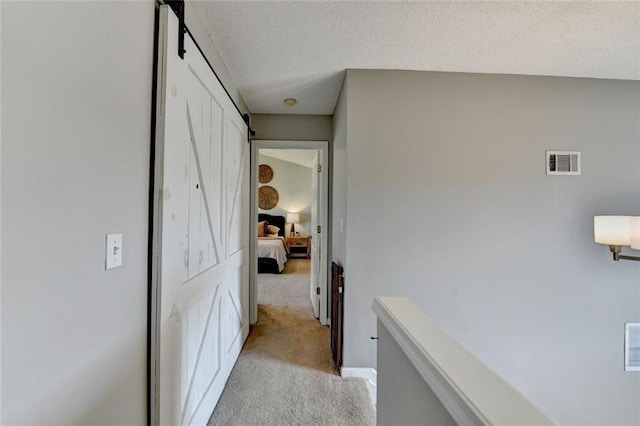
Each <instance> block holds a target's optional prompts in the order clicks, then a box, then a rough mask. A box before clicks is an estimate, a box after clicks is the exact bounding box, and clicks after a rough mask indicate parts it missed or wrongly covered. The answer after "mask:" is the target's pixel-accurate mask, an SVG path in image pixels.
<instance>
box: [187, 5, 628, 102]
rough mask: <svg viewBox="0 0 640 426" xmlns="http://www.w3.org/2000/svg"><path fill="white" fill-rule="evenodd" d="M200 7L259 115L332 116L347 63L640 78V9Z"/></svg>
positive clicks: (349, 65) (240, 87)
mask: <svg viewBox="0 0 640 426" xmlns="http://www.w3.org/2000/svg"><path fill="white" fill-rule="evenodd" d="M191 2H192V3H194V8H195V10H196V11H197V12H198V15H199V17H200V19H201V20H202V24H203V26H204V27H205V28H206V30H207V32H208V33H209V35H210V36H211V39H212V40H213V43H214V44H215V46H216V47H217V49H218V51H219V53H220V56H221V58H222V60H223V61H224V63H225V64H226V66H227V68H228V70H229V73H230V74H231V77H232V78H233V80H234V82H235V83H236V86H237V87H238V90H239V91H240V93H241V94H242V96H243V98H244V100H245V102H246V103H247V105H248V107H249V110H250V111H251V112H252V113H272V114H332V113H333V110H334V107H335V104H336V99H337V96H338V93H339V91H340V87H341V84H342V80H343V78H344V70H345V69H348V68H366V69H404V70H425V71H454V72H477V73H498V74H529V75H552V76H571V77H595V78H610V79H627V80H639V79H640V2H598V3H594V2H580V1H578V2H567V1H562V2H558V1H556V2H524V1H522V2H514V1H505V2H487V1H476V2H410V1H400V2H370V1H353V2H340V1H319V2H316V1H314V2H311V1H295V2H288V1H284V2H283V1H257V2H253V1H230V2H229V1H202V2H196V1H191ZM286 97H295V98H297V99H298V104H297V105H296V106H294V107H286V106H285V105H284V104H283V102H282V101H283V99H284V98H286Z"/></svg>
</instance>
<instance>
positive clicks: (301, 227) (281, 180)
mask: <svg viewBox="0 0 640 426" xmlns="http://www.w3.org/2000/svg"><path fill="white" fill-rule="evenodd" d="M259 158H260V160H259V162H258V163H259V164H267V165H269V166H270V167H271V168H272V169H273V179H272V180H271V181H270V182H268V183H265V184H260V183H259V184H258V187H261V186H264V185H269V186H272V187H274V188H275V189H276V190H277V191H278V196H279V199H278V204H277V205H276V206H275V207H274V208H273V209H271V210H262V209H261V208H259V207H258V213H267V214H271V215H280V216H284V217H285V219H286V217H287V213H289V212H295V213H300V223H299V224H296V227H295V230H296V232H299V233H300V235H301V236H303V237H304V236H308V235H310V232H309V231H310V230H311V202H312V201H313V200H312V199H313V197H312V195H313V187H312V183H311V168H310V167H305V166H301V165H299V164H294V163H291V162H289V161H283V160H280V159H277V158H273V157H268V156H266V155H260V157H259ZM290 227H291V225H290V224H289V223H287V224H286V226H285V230H284V232H285V235H286V236H288V235H289V232H290Z"/></svg>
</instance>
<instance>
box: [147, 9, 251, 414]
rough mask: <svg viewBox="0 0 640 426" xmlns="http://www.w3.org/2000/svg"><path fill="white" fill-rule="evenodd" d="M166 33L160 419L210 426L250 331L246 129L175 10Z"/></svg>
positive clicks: (156, 375) (156, 296)
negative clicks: (181, 32)
mask: <svg viewBox="0 0 640 426" xmlns="http://www.w3.org/2000/svg"><path fill="white" fill-rule="evenodd" d="M159 34H160V35H159V47H158V49H159V60H158V67H159V70H158V89H159V90H158V104H157V107H158V113H157V133H156V150H157V152H156V163H155V167H156V170H155V172H156V180H155V185H156V186H155V187H156V188H157V189H158V196H157V198H158V199H157V200H156V208H155V216H156V217H155V223H154V225H155V226H156V227H157V228H159V229H155V230H154V240H155V241H154V251H156V253H154V276H155V279H154V280H153V281H154V282H155V284H154V285H152V287H153V288H154V289H155V291H152V299H153V300H152V303H153V306H154V307H155V311H153V310H152V312H153V314H152V368H151V370H152V371H151V376H152V377H151V383H152V392H151V393H152V413H151V415H152V421H153V422H158V423H160V424H170V425H178V424H180V425H191V424H205V423H206V422H207V420H208V419H209V416H210V415H211V413H212V412H213V409H214V408H215V405H216V403H217V401H218V399H219V398H220V394H221V393H222V390H223V388H224V385H225V383H226V380H227V378H228V377H229V374H230V372H231V369H232V367H233V365H234V363H235V361H236V359H237V357H238V355H239V353H240V350H241V348H242V345H243V343H244V341H245V339H246V337H247V335H248V332H249V328H248V325H249V317H248V316H249V311H248V307H249V303H248V297H249V289H248V283H249V273H248V265H249V264H248V262H247V258H248V239H249V233H248V226H249V217H248V215H249V167H248V165H249V164H248V163H249V150H248V144H247V127H246V125H245V123H244V122H243V120H242V117H241V116H240V114H239V113H238V112H237V110H236V109H235V107H234V105H233V104H232V102H231V101H230V100H229V99H228V97H227V95H226V93H225V91H224V89H223V87H222V86H221V85H220V83H219V82H218V80H217V78H216V77H215V75H214V74H213V72H212V71H211V70H210V68H209V66H208V64H207V63H206V61H205V59H204V58H203V57H202V55H201V54H200V52H199V50H198V48H197V47H196V45H195V44H194V43H193V41H192V40H191V38H190V37H189V36H188V35H185V49H186V53H185V54H184V59H181V58H180V57H179V56H178V53H177V52H178V20H177V18H176V17H175V15H174V14H173V12H172V11H171V10H170V9H169V8H168V7H167V6H162V7H161V11H160V33H159Z"/></svg>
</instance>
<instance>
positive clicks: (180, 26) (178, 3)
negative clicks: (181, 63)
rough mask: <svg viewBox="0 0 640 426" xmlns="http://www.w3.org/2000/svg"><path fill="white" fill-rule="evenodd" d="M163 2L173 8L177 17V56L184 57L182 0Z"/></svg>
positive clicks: (184, 28) (185, 28) (165, 0)
mask: <svg viewBox="0 0 640 426" xmlns="http://www.w3.org/2000/svg"><path fill="white" fill-rule="evenodd" d="M164 3H165V4H166V5H167V6H169V7H170V8H171V10H173V12H174V13H175V14H176V16H177V17H178V56H180V59H184V52H186V50H184V35H185V33H186V32H187V27H186V26H185V24H184V0H164Z"/></svg>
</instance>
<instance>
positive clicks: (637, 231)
mask: <svg viewBox="0 0 640 426" xmlns="http://www.w3.org/2000/svg"><path fill="white" fill-rule="evenodd" d="M631 248H632V249H636V250H640V216H633V217H632V218H631Z"/></svg>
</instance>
